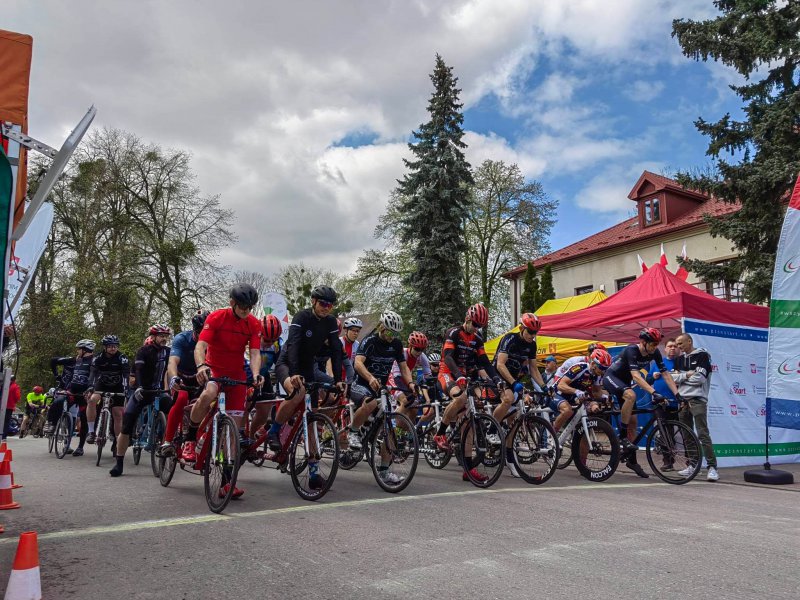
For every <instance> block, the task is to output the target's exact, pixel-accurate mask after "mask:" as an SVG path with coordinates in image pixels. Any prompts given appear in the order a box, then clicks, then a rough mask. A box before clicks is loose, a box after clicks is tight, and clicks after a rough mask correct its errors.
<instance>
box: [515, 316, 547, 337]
mask: <svg viewBox="0 0 800 600" xmlns="http://www.w3.org/2000/svg"><path fill="white" fill-rule="evenodd" d="M519 326H520V329H522V328H523V327H524V328H525V329H527V330H528V331H532V332H534V333H536V332H537V331H539V330H540V329H541V328H542V322H541V321H540V320H539V317H537V316H536V315H535V314H533V313H525V314H524V315H522V316H521V317H520V318H519Z"/></svg>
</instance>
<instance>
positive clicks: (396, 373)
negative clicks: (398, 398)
mask: <svg viewBox="0 0 800 600" xmlns="http://www.w3.org/2000/svg"><path fill="white" fill-rule="evenodd" d="M403 354H405V357H406V365H408V370H409V371H411V377H412V379H413V378H416V381H417V383H422V382H423V381H424V380H425V378H426V377H430V376H431V364H430V362H428V357H427V356H426V355H425V353H424V352H423V353H422V354H420V355H419V356H417V357H415V356H414V355H413V354H411V351H410V350H409V349H408V348H406V349H404V350H403ZM415 370H416V371H417V373H416V375H415V374H414V371H415ZM389 385H390V386H392V387H398V388H400V389H402V390H405V391H409V389H408V386H407V385H406V382H405V381H403V378H402V377H401V375H400V364H399V363H397V362H395V363H394V364H393V365H392V374H391V376H390V377H389Z"/></svg>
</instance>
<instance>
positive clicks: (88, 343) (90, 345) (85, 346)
mask: <svg viewBox="0 0 800 600" xmlns="http://www.w3.org/2000/svg"><path fill="white" fill-rule="evenodd" d="M75 347H76V348H80V349H81V350H88V351H89V352H94V341H93V340H87V339H83V340H81V341H79V342H78V343H77V344H75Z"/></svg>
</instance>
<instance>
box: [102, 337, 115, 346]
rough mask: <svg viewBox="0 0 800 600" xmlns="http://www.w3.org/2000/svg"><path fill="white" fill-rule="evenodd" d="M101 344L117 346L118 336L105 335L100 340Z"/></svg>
mask: <svg viewBox="0 0 800 600" xmlns="http://www.w3.org/2000/svg"><path fill="white" fill-rule="evenodd" d="M100 343H101V344H103V346H119V338H118V337H117V336H115V335H107V336H105V337H103V339H102V341H101V342H100Z"/></svg>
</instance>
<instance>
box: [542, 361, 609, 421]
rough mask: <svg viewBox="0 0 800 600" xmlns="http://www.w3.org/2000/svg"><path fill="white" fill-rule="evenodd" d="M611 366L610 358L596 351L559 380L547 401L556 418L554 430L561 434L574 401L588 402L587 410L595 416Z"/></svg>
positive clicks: (569, 416)
mask: <svg viewBox="0 0 800 600" xmlns="http://www.w3.org/2000/svg"><path fill="white" fill-rule="evenodd" d="M610 366H611V355H610V354H609V353H608V352H606V351H605V350H601V349H599V348H598V349H597V350H595V351H594V352H592V354H591V355H590V356H589V360H588V361H586V362H579V363H576V364H574V365H572V367H570V369H569V371H567V372H566V373H564V375H563V376H562V377H561V379H559V380H558V387H557V388H556V393H555V394H554V395H553V397H552V398H551V399H550V403H549V406H550V409H551V410H552V411H553V413H554V414H556V415H558V416H557V417H556V420H555V422H554V423H553V428H554V429H555V430H556V433H558V432H559V431H561V428H562V427H563V426H564V424H565V423H567V422H569V420H570V419H571V418H572V414H573V411H572V406H573V405H574V404H575V402H576V401H585V399H586V398H589V400H590V402H589V404H588V406H587V411H588V412H590V413H596V412H598V411H599V410H600V404H599V401H600V400H602V397H603V374H604V373H605V372H606V369H608V367H610Z"/></svg>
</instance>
